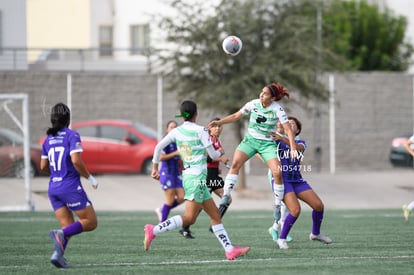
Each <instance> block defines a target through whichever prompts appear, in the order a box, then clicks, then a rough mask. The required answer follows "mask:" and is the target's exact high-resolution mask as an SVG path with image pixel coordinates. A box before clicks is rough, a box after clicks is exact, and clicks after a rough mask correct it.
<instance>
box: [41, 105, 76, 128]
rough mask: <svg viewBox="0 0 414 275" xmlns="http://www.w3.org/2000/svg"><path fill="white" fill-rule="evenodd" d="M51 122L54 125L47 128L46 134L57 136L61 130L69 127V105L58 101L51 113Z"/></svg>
mask: <svg viewBox="0 0 414 275" xmlns="http://www.w3.org/2000/svg"><path fill="white" fill-rule="evenodd" d="M50 122H51V123H52V127H51V128H49V129H47V132H46V134H48V135H52V136H55V135H56V134H57V132H58V131H59V130H61V129H62V128H65V127H68V126H69V122H70V110H69V107H68V106H66V105H65V104H63V103H57V104H56V105H55V106H53V108H52V110H51V113H50Z"/></svg>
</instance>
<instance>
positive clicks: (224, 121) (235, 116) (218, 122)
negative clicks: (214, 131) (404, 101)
mask: <svg viewBox="0 0 414 275" xmlns="http://www.w3.org/2000/svg"><path fill="white" fill-rule="evenodd" d="M241 117H242V113H241V112H240V111H237V112H235V113H233V114H231V115H228V116H226V117H224V118H222V119H220V120H213V121H212V122H210V123H209V124H208V126H207V127H208V128H211V127H213V126H220V125H223V124H227V123H232V122H234V121H236V120H239V119H240V118H241Z"/></svg>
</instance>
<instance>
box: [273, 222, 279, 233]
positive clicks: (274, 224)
mask: <svg viewBox="0 0 414 275" xmlns="http://www.w3.org/2000/svg"><path fill="white" fill-rule="evenodd" d="M272 227H273V229H274V230H275V231H279V223H278V222H277V221H275V222H274V223H273V226H272Z"/></svg>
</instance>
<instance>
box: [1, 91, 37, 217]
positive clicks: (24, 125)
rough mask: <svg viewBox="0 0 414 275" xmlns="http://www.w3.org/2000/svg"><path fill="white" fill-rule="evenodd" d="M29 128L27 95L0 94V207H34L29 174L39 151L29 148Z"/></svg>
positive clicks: (22, 208)
mask: <svg viewBox="0 0 414 275" xmlns="http://www.w3.org/2000/svg"><path fill="white" fill-rule="evenodd" d="M29 129H30V128H29V97H28V95H27V94H0V211H22V210H26V211H27V210H29V211H30V210H34V204H33V201H32V178H33V176H34V175H35V174H36V173H37V171H38V170H37V169H38V167H37V166H36V161H37V163H38V162H39V161H40V155H38V153H39V148H37V149H36V151H34V150H33V149H31V145H30V144H31V143H30V130H29ZM37 157H38V158H39V159H38V160H36V158H37Z"/></svg>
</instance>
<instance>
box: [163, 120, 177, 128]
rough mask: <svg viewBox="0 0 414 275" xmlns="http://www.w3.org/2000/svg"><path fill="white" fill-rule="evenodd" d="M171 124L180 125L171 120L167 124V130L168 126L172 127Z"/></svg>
mask: <svg viewBox="0 0 414 275" xmlns="http://www.w3.org/2000/svg"><path fill="white" fill-rule="evenodd" d="M171 123H174V124H175V125H178V123H177V121H175V120H173V119H172V120H169V121H168V122H167V125H166V127H165V128H168V126H170V124H171Z"/></svg>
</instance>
